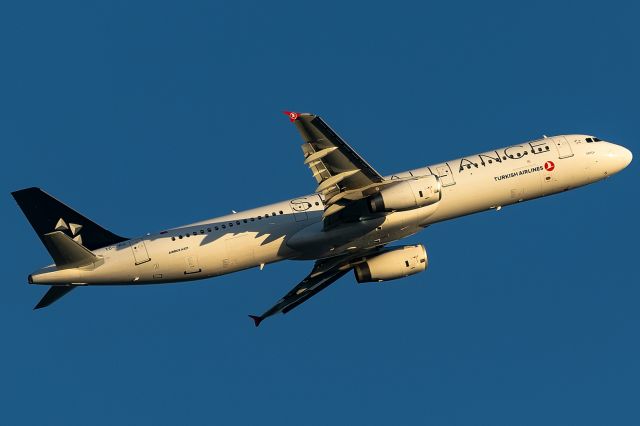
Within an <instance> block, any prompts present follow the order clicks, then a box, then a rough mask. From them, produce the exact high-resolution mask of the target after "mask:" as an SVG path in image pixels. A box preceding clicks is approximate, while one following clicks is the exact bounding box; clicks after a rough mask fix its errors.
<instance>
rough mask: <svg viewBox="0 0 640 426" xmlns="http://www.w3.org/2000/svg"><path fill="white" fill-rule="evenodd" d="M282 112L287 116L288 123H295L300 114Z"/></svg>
mask: <svg viewBox="0 0 640 426" xmlns="http://www.w3.org/2000/svg"><path fill="white" fill-rule="evenodd" d="M282 112H283V113H285V114H287V115H288V116H289V121H291V122H292V123H293V122H294V121H296V120H297V119H298V117H299V116H300V114H299V113H297V112H291V111H282Z"/></svg>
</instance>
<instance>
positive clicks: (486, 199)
mask: <svg viewBox="0 0 640 426" xmlns="http://www.w3.org/2000/svg"><path fill="white" fill-rule="evenodd" d="M587 137H588V136H586V135H565V136H556V137H550V138H545V139H540V140H537V141H531V142H526V143H523V144H520V145H515V146H511V147H507V148H501V149H498V150H494V151H489V152H485V153H482V154H477V155H472V156H468V157H463V158H458V159H456V160H452V161H448V162H445V163H441V164H435V165H432V166H428V167H424V168H420V169H415V170H411V171H407V172H403V173H399V174H396V175H393V176H389V177H387V179H403V178H407V177H411V176H424V175H431V174H433V175H436V176H438V177H439V178H440V181H441V184H442V197H441V200H440V201H439V202H437V203H435V204H432V205H429V206H427V207H422V208H416V209H413V210H407V211H399V212H393V213H390V214H387V215H386V216H384V217H383V218H378V219H375V220H363V221H360V222H356V223H348V224H344V225H341V226H339V227H336V228H333V229H331V230H329V231H324V230H323V226H322V215H323V211H324V205H323V200H322V198H321V196H320V195H318V194H312V195H305V196H302V197H297V198H294V199H291V200H286V201H282V202H279V203H275V204H271V205H266V206H262V207H258V208H255V209H252V210H246V211H242V212H238V213H234V214H230V215H227V216H221V217H217V218H214V219H210V220H205V221H202V222H197V223H192V224H189V225H185V226H181V227H178V228H174V229H170V230H167V231H162V232H159V233H156V234H149V235H145V236H143V237H139V238H135V239H132V240H129V241H125V242H122V243H119V244H116V245H113V246H109V247H104V248H100V249H97V250H94V251H93V253H94V254H95V255H97V256H98V257H100V258H102V259H103V260H104V262H100V264H96V265H92V266H89V267H81V268H69V269H61V270H58V269H57V268H56V267H55V266H53V265H52V266H49V267H46V268H44V269H41V270H39V271H37V272H35V273H34V274H32V276H31V278H30V279H31V280H32V282H33V283H35V284H57V283H77V284H130V283H141V284H142V283H147V284H149V283H163V282H176V281H186V280H194V279H202V278H207V277H213V276H218V275H223V274H228V273H231V272H236V271H239V270H242V269H247V268H252V267H256V266H261V265H264V264H267V263H272V262H277V261H280V260H284V259H319V258H325V257H332V256H337V255H341V254H344V253H346V252H349V251H351V250H362V249H367V248H371V247H376V246H381V245H384V244H388V243H390V242H393V241H396V240H399V239H401V238H404V237H407V236H409V235H412V234H415V233H416V232H418V231H420V230H421V229H423V228H425V227H426V226H428V225H431V224H433V223H436V222H441V221H444V220H448V219H453V218H456V217H460V216H464V215H468V214H471V213H476V212H480V211H483V210H487V209H491V208H500V207H502V206H506V205H509V204H514V203H517V202H520V201H526V200H530V199H533V198H537V197H542V196H546V195H550V194H555V193H558V192H562V191H565V190H568V189H572V188H576V187H578V186H582V185H586V184H589V183H593V182H596V181H599V180H601V179H604V178H606V177H608V176H610V175H612V174H614V173H616V172H618V171H620V170H622V169H623V168H624V167H626V165H627V164H628V163H629V162H630V161H631V154H630V153H629V151H627V150H626V149H625V148H623V147H620V146H618V145H615V144H612V143H609V142H593V143H589V142H587V141H586V138H587Z"/></svg>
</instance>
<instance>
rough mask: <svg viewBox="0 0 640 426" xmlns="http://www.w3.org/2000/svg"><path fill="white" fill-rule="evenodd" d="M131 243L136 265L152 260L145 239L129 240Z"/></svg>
mask: <svg viewBox="0 0 640 426" xmlns="http://www.w3.org/2000/svg"><path fill="white" fill-rule="evenodd" d="M129 244H130V245H131V250H132V251H133V258H134V259H135V263H136V265H140V264H143V263H147V262H148V261H150V260H151V258H150V257H149V253H148V252H147V246H145V245H144V241H142V240H133V241H131V242H129Z"/></svg>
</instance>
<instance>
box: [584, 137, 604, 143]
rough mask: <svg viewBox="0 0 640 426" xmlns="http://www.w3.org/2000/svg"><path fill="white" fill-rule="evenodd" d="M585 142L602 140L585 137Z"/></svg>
mask: <svg viewBox="0 0 640 426" xmlns="http://www.w3.org/2000/svg"><path fill="white" fill-rule="evenodd" d="M586 141H587V142H600V141H602V139H598V138H587V139H586Z"/></svg>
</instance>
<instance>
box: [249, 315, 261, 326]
mask: <svg viewBox="0 0 640 426" xmlns="http://www.w3.org/2000/svg"><path fill="white" fill-rule="evenodd" d="M249 318H251V319H252V320H253V322H254V323H255V325H256V327H257V326H259V325H260V323H261V322H262V320H263V319H264V318H262V317H259V316H257V315H249Z"/></svg>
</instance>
